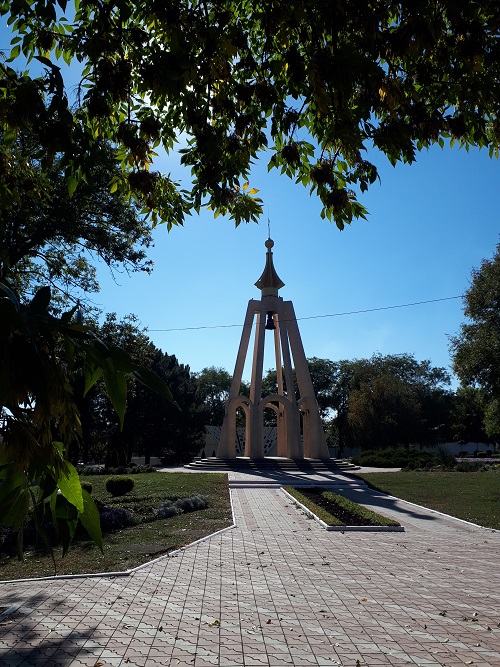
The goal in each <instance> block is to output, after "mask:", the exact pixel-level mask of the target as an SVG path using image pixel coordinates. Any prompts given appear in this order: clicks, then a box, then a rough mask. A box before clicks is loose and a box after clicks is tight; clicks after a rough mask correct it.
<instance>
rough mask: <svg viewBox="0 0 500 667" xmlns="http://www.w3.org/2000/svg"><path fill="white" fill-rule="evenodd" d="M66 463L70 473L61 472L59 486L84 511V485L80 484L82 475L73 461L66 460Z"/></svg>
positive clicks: (68, 498) (69, 499) (72, 502)
mask: <svg viewBox="0 0 500 667" xmlns="http://www.w3.org/2000/svg"><path fill="white" fill-rule="evenodd" d="M65 465H66V468H67V470H68V474H67V475H65V474H64V473H62V474H61V476H60V477H59V479H58V480H57V486H58V487H59V489H60V491H61V493H62V495H63V496H64V497H65V498H66V500H68V501H69V502H70V503H71V504H72V505H74V506H75V507H76V508H77V510H78V511H79V512H83V498H82V485H81V484H80V477H79V476H78V473H77V472H76V469H75V467H74V466H73V465H72V464H71V463H69V462H68V461H65Z"/></svg>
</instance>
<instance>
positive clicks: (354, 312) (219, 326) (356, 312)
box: [148, 294, 463, 332]
mask: <svg viewBox="0 0 500 667" xmlns="http://www.w3.org/2000/svg"><path fill="white" fill-rule="evenodd" d="M462 298H463V294H459V295H458V296H445V297H442V298H441V299H428V300H427V301H414V302H412V303H400V304H398V305H396V306H380V307H379V308H366V309H364V310H349V311H346V312H344V313H330V314H327V315H310V316H308V317H297V322H298V321H300V320H318V319H320V318H324V317H343V316H344V315H359V314H362V313H375V312H377V311H381V310H394V309H396V308H410V307H412V306H422V305H424V304H427V303H438V302H439V301H451V300H452V299H462ZM241 326H242V325H241V322H240V323H239V324H213V325H207V326H200V327H181V328H174V329H148V331H150V332H160V331H161V332H169V331H199V330H201V329H232V328H234V327H241Z"/></svg>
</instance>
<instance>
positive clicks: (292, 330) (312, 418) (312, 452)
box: [285, 301, 330, 459]
mask: <svg viewBox="0 0 500 667" xmlns="http://www.w3.org/2000/svg"><path fill="white" fill-rule="evenodd" d="M285 314H286V320H287V328H288V336H289V339H290V347H291V349H292V355H293V361H294V364H295V373H296V375H297V384H298V385H299V394H300V397H301V399H305V401H304V404H305V405H306V406H307V408H306V409H307V414H306V415H305V419H304V456H306V457H308V458H313V459H328V458H330V456H329V452H328V447H327V444H326V436H325V431H324V429H323V424H322V423H321V418H320V416H319V408H318V403H317V401H316V398H315V395H314V387H313V384H312V381H311V375H310V373H309V366H308V365H307V359H306V355H305V353H304V347H303V345H302V340H301V338H300V333H299V327H298V325H297V319H296V317H295V310H294V308H293V304H292V302H291V301H286V302H285Z"/></svg>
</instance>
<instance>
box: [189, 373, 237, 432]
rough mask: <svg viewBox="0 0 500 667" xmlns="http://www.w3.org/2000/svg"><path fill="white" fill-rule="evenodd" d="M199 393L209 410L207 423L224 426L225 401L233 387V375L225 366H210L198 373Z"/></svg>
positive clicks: (197, 384)
mask: <svg viewBox="0 0 500 667" xmlns="http://www.w3.org/2000/svg"><path fill="white" fill-rule="evenodd" d="M195 377H196V386H197V394H198V396H199V398H200V399H201V400H202V401H203V403H204V405H205V409H206V411H207V418H208V421H207V424H211V425H212V426H222V422H223V421H224V411H225V402H226V400H227V398H228V397H229V390H230V389H231V380H232V377H231V375H230V374H229V373H228V372H227V371H226V370H225V369H224V368H217V367H216V366H209V367H207V368H203V369H202V370H201V371H200V372H199V373H196V376H195Z"/></svg>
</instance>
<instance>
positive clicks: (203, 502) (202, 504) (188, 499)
mask: <svg viewBox="0 0 500 667" xmlns="http://www.w3.org/2000/svg"><path fill="white" fill-rule="evenodd" d="M207 507H208V498H207V497H206V496H202V495H201V494H199V493H193V494H192V495H190V496H185V497H184V498H168V499H167V500H164V501H163V502H162V503H161V505H160V506H159V507H158V510H157V514H158V517H159V518H160V519H168V518H169V517H171V516H175V515H176V514H183V513H184V512H196V511H197V510H204V509H206V508H207Z"/></svg>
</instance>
